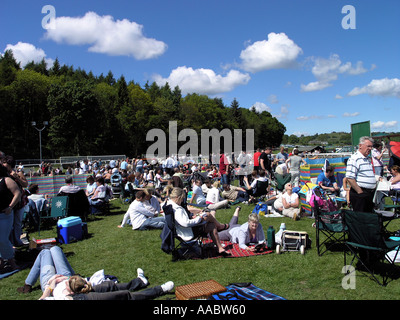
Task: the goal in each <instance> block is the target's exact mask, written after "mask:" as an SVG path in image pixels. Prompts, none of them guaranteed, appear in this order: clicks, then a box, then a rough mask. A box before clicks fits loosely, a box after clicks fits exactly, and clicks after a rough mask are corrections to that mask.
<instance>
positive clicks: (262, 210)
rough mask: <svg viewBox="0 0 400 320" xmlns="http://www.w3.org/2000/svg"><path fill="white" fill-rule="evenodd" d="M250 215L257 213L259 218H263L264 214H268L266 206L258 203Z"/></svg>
mask: <svg viewBox="0 0 400 320" xmlns="http://www.w3.org/2000/svg"><path fill="white" fill-rule="evenodd" d="M251 213H257V214H258V215H260V216H265V215H266V214H268V204H266V203H264V202H261V201H260V202H259V203H257V204H256V206H255V207H254V209H253V211H252V212H251Z"/></svg>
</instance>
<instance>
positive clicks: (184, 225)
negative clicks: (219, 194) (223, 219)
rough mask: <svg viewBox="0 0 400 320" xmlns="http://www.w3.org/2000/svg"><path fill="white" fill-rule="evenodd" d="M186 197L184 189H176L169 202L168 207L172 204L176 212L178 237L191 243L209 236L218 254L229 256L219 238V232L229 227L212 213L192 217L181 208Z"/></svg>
mask: <svg viewBox="0 0 400 320" xmlns="http://www.w3.org/2000/svg"><path fill="white" fill-rule="evenodd" d="M185 197H186V194H185V192H184V191H183V189H181V188H174V189H173V190H172V192H171V194H170V200H168V201H167V205H168V204H171V206H172V208H173V210H174V219H175V221H176V232H177V235H178V236H179V237H180V238H182V239H183V240H184V241H189V240H192V239H193V238H196V237H198V236H204V237H206V236H207V235H208V234H209V235H210V237H211V239H212V241H213V242H214V244H215V245H216V246H217V249H218V253H219V254H220V255H223V256H227V255H229V254H228V253H227V252H226V251H225V249H224V248H223V247H222V245H221V241H220V240H219V236H218V231H222V230H225V229H228V228H229V225H226V224H221V223H220V222H218V221H217V220H216V219H215V217H214V215H213V214H211V213H210V212H204V211H203V212H201V213H200V214H198V215H196V216H195V217H191V213H190V214H189V213H188V212H187V211H186V210H185V209H184V208H183V207H181V204H182V201H183V200H184V199H185ZM189 215H190V216H189Z"/></svg>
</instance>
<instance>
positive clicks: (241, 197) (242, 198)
mask: <svg viewBox="0 0 400 320" xmlns="http://www.w3.org/2000/svg"><path fill="white" fill-rule="evenodd" d="M249 198H250V197H249V194H248V193H247V192H246V191H238V195H237V198H236V200H238V201H239V202H243V201H249Z"/></svg>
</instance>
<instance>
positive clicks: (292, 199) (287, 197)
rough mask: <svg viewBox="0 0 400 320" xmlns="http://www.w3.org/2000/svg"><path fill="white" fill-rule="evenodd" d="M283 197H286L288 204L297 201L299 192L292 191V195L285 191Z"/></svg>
mask: <svg viewBox="0 0 400 320" xmlns="http://www.w3.org/2000/svg"><path fill="white" fill-rule="evenodd" d="M283 197H284V198H285V200H286V202H287V203H288V204H292V203H295V202H296V200H297V198H298V197H299V195H298V194H297V193H292V194H291V195H290V196H289V194H288V193H284V195H283Z"/></svg>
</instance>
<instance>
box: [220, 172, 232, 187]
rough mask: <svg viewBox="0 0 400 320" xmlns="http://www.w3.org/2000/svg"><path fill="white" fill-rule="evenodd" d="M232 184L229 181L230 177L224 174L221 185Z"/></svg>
mask: <svg viewBox="0 0 400 320" xmlns="http://www.w3.org/2000/svg"><path fill="white" fill-rule="evenodd" d="M230 183H231V182H230V181H229V176H228V175H227V174H222V175H221V185H224V184H230Z"/></svg>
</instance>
